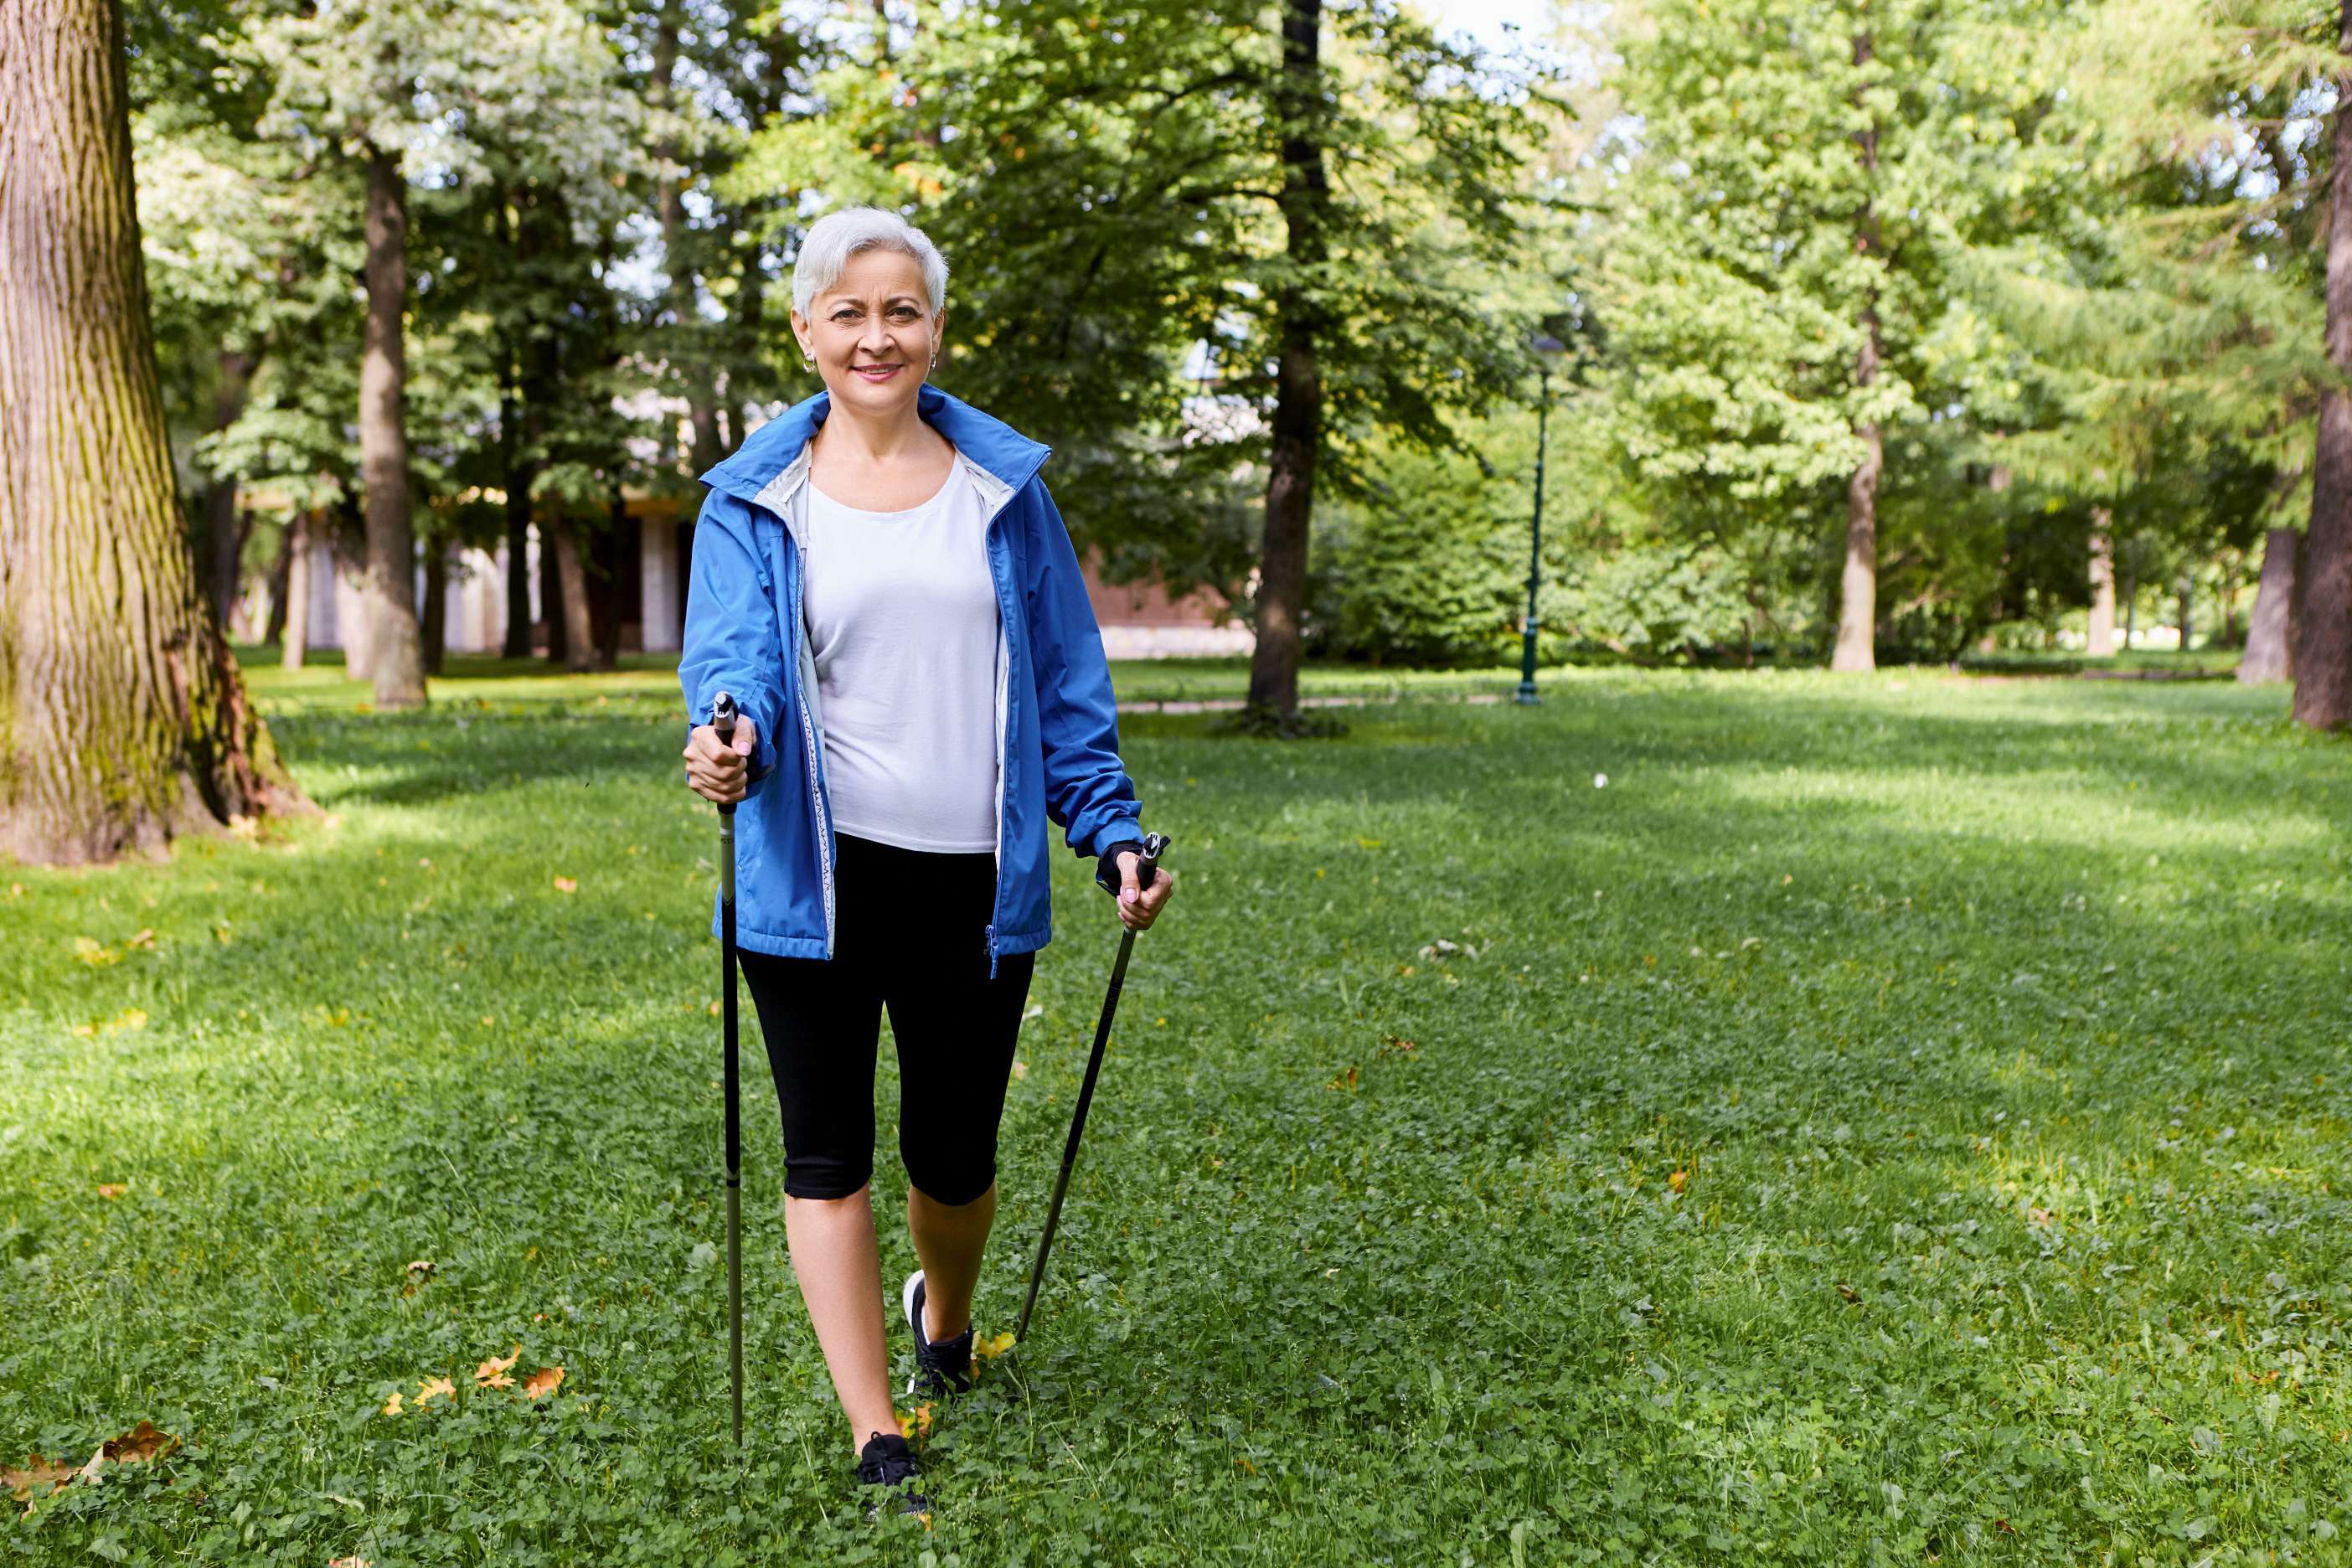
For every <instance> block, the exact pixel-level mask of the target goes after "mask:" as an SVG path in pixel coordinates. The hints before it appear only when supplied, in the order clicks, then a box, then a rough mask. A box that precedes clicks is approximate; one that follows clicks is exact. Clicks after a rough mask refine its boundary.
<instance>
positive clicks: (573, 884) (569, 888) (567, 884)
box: [555, 877, 580, 893]
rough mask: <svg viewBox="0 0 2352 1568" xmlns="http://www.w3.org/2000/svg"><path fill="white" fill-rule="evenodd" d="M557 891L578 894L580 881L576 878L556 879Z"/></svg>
mask: <svg viewBox="0 0 2352 1568" xmlns="http://www.w3.org/2000/svg"><path fill="white" fill-rule="evenodd" d="M555 890H556V891H557V892H559V893H576V892H578V891H579V890H580V881H579V879H577V878H575V877H558V878H557V879H555Z"/></svg>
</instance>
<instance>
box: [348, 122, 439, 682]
mask: <svg viewBox="0 0 2352 1568" xmlns="http://www.w3.org/2000/svg"><path fill="white" fill-rule="evenodd" d="M407 195H408V192H407V186H406V184H405V181H404V177H403V175H402V174H401V172H400V155H399V154H398V153H387V152H384V151H383V150H382V149H380V148H370V149H369V150H368V155H367V346H366V350H365V352H364V353H363V354H362V357H361V359H360V469H361V472H362V475H363V476H364V482H365V484H366V487H367V560H368V569H367V578H366V585H365V594H364V599H363V603H364V605H365V611H364V613H365V615H366V617H367V621H368V633H369V636H368V665H369V675H370V677H371V678H372V679H373V680H374V682H375V704H376V706H377V707H379V708H421V707H423V706H424V704H425V646H424V638H423V637H421V636H420V635H419V633H418V630H417V626H416V534H415V527H414V525H413V524H412V523H411V522H410V521H409V517H408V432H407V429H406V426H404V424H403V422H402V405H403V402H404V399H405V396H406V390H407V389H406V383H407V379H408V353H407V348H406V345H405V343H404V341H403V335H402V323H401V318H402V316H403V314H404V312H405V310H406V309H407V305H408V214H407V205H406V203H407Z"/></svg>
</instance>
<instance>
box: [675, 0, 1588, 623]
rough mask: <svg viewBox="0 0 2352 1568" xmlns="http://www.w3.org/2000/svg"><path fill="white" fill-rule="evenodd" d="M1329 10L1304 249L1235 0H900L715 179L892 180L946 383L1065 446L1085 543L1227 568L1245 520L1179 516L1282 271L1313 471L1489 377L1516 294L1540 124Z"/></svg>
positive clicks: (1512, 353) (1167, 562)
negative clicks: (1315, 214) (1516, 261)
mask: <svg viewBox="0 0 2352 1568" xmlns="http://www.w3.org/2000/svg"><path fill="white" fill-rule="evenodd" d="M916 16H917V25H916V27H915V29H914V31H913V33H912V36H911V37H908V38H907V39H905V40H904V41H903V47H899V48H898V49H897V50H896V51H895V52H894V53H893V55H892V56H891V58H890V59H889V61H888V62H887V66H877V63H876V62H874V61H873V60H871V59H856V60H849V61H845V62H843V63H842V64H840V65H839V66H837V67H836V68H835V69H834V70H832V71H830V72H829V73H827V74H825V75H824V76H822V77H820V78H819V79H817V81H816V82H815V84H814V87H815V90H816V92H817V93H818V95H819V97H820V100H821V103H822V106H823V112H822V113H820V114H818V115H816V116H814V117H812V118H805V119H795V120H791V121H784V122H782V123H779V124H776V125H774V126H772V128H770V129H768V130H765V131H763V132H761V133H760V134H759V135H757V136H756V137H754V138H753V140H752V143H751V150H750V152H749V153H748V155H747V156H746V157H745V158H744V160H743V161H742V162H741V163H740V164H738V165H737V166H736V168H735V169H734V170H733V172H732V173H730V174H729V175H727V176H726V177H725V178H724V179H723V180H721V181H720V182H719V193H720V194H721V195H723V196H728V197H733V198H740V197H743V196H747V195H751V194H752V193H754V192H758V191H763V190H773V189H777V188H780V187H781V188H784V189H789V190H794V191H803V190H804V191H810V192H814V193H819V194H820V195H821V196H822V198H823V200H824V203H825V205H852V204H855V203H872V204H877V205H885V206H892V207H898V208H900V209H903V210H906V211H908V212H909V213H910V214H911V215H912V216H914V218H915V220H916V221H917V222H919V223H920V224H921V225H922V226H924V228H925V230H926V232H928V233H929V234H930V235H931V236H932V237H933V238H934V239H936V240H937V241H938V242H939V243H940V247H941V248H942V249H943V250H945V251H946V253H947V255H948V258H949V260H950V265H951V266H952V267H953V268H954V281H953V284H952V286H951V288H950V306H949V311H948V314H949V327H948V331H947V343H948V350H947V355H946V357H945V358H944V359H943V361H942V363H941V365H940V373H939V374H940V381H941V383H942V384H944V385H946V386H948V387H949V388H950V390H953V391H955V392H957V393H958V394H959V395H962V396H966V397H969V398H970V399H971V400H972V401H973V402H975V403H978V404H979V405H981V406H982V407H985V408H988V409H990V410H992V412H995V413H997V414H999V415H1001V416H1003V417H1005V418H1007V419H1010V420H1011V421H1012V422H1013V423H1014V424H1015V425H1017V426H1021V427H1022V428H1024V429H1027V430H1031V431H1033V432H1034V433H1035V434H1037V435H1038V436H1039V437H1041V438H1043V439H1045V440H1047V441H1049V442H1051V443H1052V444H1054V445H1055V447H1057V448H1059V449H1060V451H1061V453H1062V454H1063V455H1062V457H1061V458H1058V459H1057V465H1058V468H1057V472H1058V477H1057V479H1056V480H1055V486H1056V495H1057V497H1061V498H1063V499H1062V508H1063V510H1064V512H1065V514H1066V516H1068V517H1069V518H1070V520H1071V521H1072V524H1073V527H1074V528H1075V529H1076V530H1077V531H1079V532H1080V533H1081V534H1082V535H1084V536H1085V537H1086V539H1087V541H1088V542H1092V543H1097V544H1099V545H1101V546H1103V547H1105V548H1106V549H1107V550H1108V551H1111V552H1114V553H1116V554H1118V555H1120V556H1121V557H1122V558H1124V559H1127V560H1129V561H1132V562H1135V563H1143V562H1146V561H1149V562H1152V563H1157V564H1159V565H1160V567H1161V568H1162V570H1163V571H1164V573H1165V574H1166V575H1168V576H1169V577H1170V578H1171V581H1172V582H1173V583H1175V584H1177V585H1179V586H1183V585H1189V584H1192V583H1194V582H1202V583H1207V584H1211V585H1213V586H1214V587H1216V588H1218V589H1219V590H1221V591H1223V593H1225V594H1226V595H1228V596H1233V595H1238V594H1239V593H1240V592H1241V586H1242V580H1243V577H1244V574H1245V573H1246V570H1247V566H1248V564H1249V563H1250V562H1251V560H1253V559H1254V557H1255V549H1254V548H1252V549H1250V550H1248V551H1246V552H1236V551H1234V549H1232V548H1231V545H1230V542H1229V538H1230V536H1229V535H1221V534H1219V533H1218V531H1216V530H1214V529H1212V530H1210V531H1208V535H1209V536H1208V537H1206V538H1204V537H1203V531H1202V526H1201V522H1200V520H1201V519H1202V517H1204V516H1207V517H1215V516H1218V515H1219V514H1221V513H1223V512H1225V511H1226V510H1228V509H1229V507H1230V505H1231V500H1232V496H1233V492H1234V488H1235V478H1234V476H1235V471H1236V469H1238V468H1244V466H1252V465H1255V464H1257V463H1258V462H1259V461H1260V460H1261V459H1262V457H1263V454H1264V450H1265V430H1264V427H1263V421H1262V416H1263V413H1264V411H1265V409H1266V408H1267V407H1269V406H1270V405H1271V397H1272V391H1273V385H1272V365H1273V362H1274V359H1275V357H1276V351H1275V346H1274V345H1275V341H1276V334H1277V331H1278V329H1279V322H1278V321H1277V320H1276V307H1277V304H1278V301H1279V300H1281V299H1282V298H1283V297H1284V293H1285V291H1286V289H1298V290H1300V291H1301V298H1302V299H1303V300H1304V301H1305V306H1304V308H1305V309H1307V310H1309V311H1310V313H1311V315H1312V317H1313V320H1314V321H1315V323H1316V329H1317V335H1318V372H1319V373H1320V375H1321V377H1322V385H1323V395H1324V411H1325V419H1326V424H1327V431H1328V437H1327V449H1326V451H1325V454H1324V458H1323V464H1324V468H1323V475H1322V479H1321V485H1322V487H1323V488H1324V489H1325V491H1326V493H1327V494H1330V493H1342V494H1353V493H1355V492H1356V491H1358V490H1359V489H1364V488H1367V487H1370V486H1371V485H1372V484H1374V483H1376V482H1377V481H1379V480H1380V479H1381V475H1380V474H1379V473H1377V472H1375V471H1373V468H1372V467H1371V463H1370V458H1368V457H1367V456H1365V455H1364V454H1365V453H1368V452H1370V451H1373V450H1377V451H1379V452H1381V453H1382V454H1385V453H1386V452H1387V451H1388V450H1389V445H1388V443H1389V441H1390V439H1391V437H1403V438H1405V439H1407V440H1409V441H1412V442H1416V443H1419V444H1423V445H1427V444H1432V443H1442V442H1443V441H1444V439H1445V438H1446V429H1447V426H1446V424H1445V420H1446V418H1447V416H1449V415H1450V414H1454V413H1457V412H1461V411H1470V410H1475V409H1477V408H1480V407H1483V406H1484V405H1486V404H1487V403H1489V402H1491V401H1492V400H1494V399H1495V398H1496V396H1498V395H1501V394H1502V393H1503V392H1504V391H1505V390H1506V389H1507V387H1508V386H1509V384H1511V382H1512V381H1513V380H1514V379H1516V377H1517V374H1519V372H1520V370H1521V369H1522V367H1523V357H1524V356H1523V355H1521V354H1520V353H1517V350H1516V344H1517V342H1519V341H1522V340H1523V338H1524V335H1525V327H1526V323H1527V321H1528V320H1529V319H1530V318H1531V317H1532V315H1533V314H1534V312H1535V311H1536V310H1538V309H1539V308H1540V307H1541V301H1540V300H1521V299H1517V298H1513V297H1511V296H1510V295H1509V293H1508V292H1507V291H1506V290H1501V289H1498V288H1497V287H1496V279H1497V278H1498V275H1499V273H1500V272H1501V270H1502V268H1504V267H1505V265H1506V264H1507V261H1508V260H1509V259H1510V258H1511V257H1512V253H1513V250H1514V247H1515V245H1516V243H1517V238H1518V229H1517V205H1518V195H1519V184H1518V182H1519V174H1518V171H1517V166H1516V160H1517V157H1518V155H1519V153H1520V152H1521V150H1522V149H1523V148H1524V146H1525V145H1526V142H1527V139H1528V137H1529V136H1530V135H1531V134H1532V133H1533V131H1534V129H1535V127H1536V125H1537V123H1538V121H1537V120H1536V118H1535V116H1534V114H1533V112H1532V110H1531V109H1530V107H1529V105H1528V102H1527V101H1526V100H1525V99H1524V97H1514V96H1513V95H1510V94H1507V93H1504V92H1501V91H1498V90H1486V91H1482V90H1481V84H1482V82H1483V83H1485V84H1486V86H1487V87H1488V88H1489V89H1493V88H1494V87H1495V86H1496V84H1497V80H1498V79H1497V78H1496V77H1495V76H1494V75H1493V74H1492V73H1491V72H1490V69H1489V68H1488V67H1487V66H1486V65H1485V64H1484V63H1482V62H1481V61H1480V60H1479V59H1478V58H1475V55H1474V54H1472V53H1468V52H1465V50H1464V49H1462V48H1460V47H1456V46H1454V45H1451V44H1447V43H1443V42H1441V41H1439V40H1438V39H1437V37H1435V36H1434V35H1433V33H1432V32H1431V31H1430V29H1429V28H1428V27H1427V26H1426V25H1425V24H1423V22H1421V21H1420V20H1419V19H1418V18H1417V17H1416V16H1413V15H1412V13H1410V12H1407V11H1404V10H1402V9H1401V8H1399V7H1396V6H1394V5H1391V4H1389V3H1388V0H1349V3H1346V4H1337V5H1330V6H1328V7H1327V8H1326V16H1327V35H1326V50H1327V54H1326V58H1327V62H1328V64H1327V69H1328V74H1329V75H1330V77H1331V79H1332V80H1331V89H1330V91H1329V93H1328V96H1327V98H1326V99H1325V100H1324V101H1323V102H1322V103H1321V104H1320V105H1319V106H1318V109H1317V110H1316V112H1317V115H1318V120H1317V123H1316V125H1315V127H1314V130H1315V132H1316V134H1317V135H1318V137H1319V138H1320V139H1322V141H1323V142H1324V144H1325V145H1326V146H1327V147H1328V148H1329V149H1330V163H1331V165H1332V174H1333V181H1334V186H1335V192H1336V195H1335V200H1334V209H1333V213H1332V216H1331V217H1330V220H1329V222H1328V224H1327V225H1326V226H1325V227H1324V229H1323V230H1322V232H1321V235H1320V237H1321V240H1322V242H1323V244H1324V245H1325V247H1327V250H1328V257H1327V259H1325V260H1324V261H1322V262H1320V263H1312V264H1309V263H1302V262H1300V261H1298V260H1296V259H1294V258H1293V256H1292V254H1291V252H1290V250H1289V247H1288V246H1287V244H1286V231H1285V228H1284V226H1283V223H1282V220H1281V217H1280V215H1279V213H1278V211H1277V208H1276V195H1277V193H1278V190H1279V187H1280V184H1281V177H1282V176H1281V164H1280V153H1281V137H1282V134H1283V132H1284V129H1285V126H1284V122H1283V120H1282V110H1281V108H1280V103H1279V101H1278V100H1280V97H1281V93H1282V90H1283V89H1282V85H1281V72H1280V69H1279V67H1280V58H1281V57H1280V36H1279V33H1278V31H1277V30H1276V26H1275V22H1276V15H1275V13H1274V12H1272V11H1269V10H1267V9H1265V7H1262V6H1257V5H1238V6H1235V5H1208V6H1202V5H1198V4H1192V3H1190V0H1186V3H1181V4H1179V3H1177V0H1144V3H1142V4H1138V5H1129V6H1126V7H1123V8H1120V9H1119V10H1118V11H1116V12H1108V13H1107V12H1105V11H1103V10H1102V8H1101V7H1100V6H1099V5H1095V4H1093V3H1092V0H1040V3H1037V4H1031V5H1022V6H1020V7H1016V8H1012V9H992V8H989V7H984V6H945V5H929V4H925V5H920V6H919V7H917V8H916ZM777 218H778V222H779V225H780V226H783V225H786V224H788V223H789V221H790V215H787V214H783V213H779V214H778V215H777ZM1301 267H1306V268H1307V272H1306V273H1304V274H1302V273H1301V272H1300V270H1299V269H1300V268H1301ZM1199 343H1205V344H1207V345H1209V351H1210V352H1209V357H1208V363H1206V364H1205V365H1202V364H1201V363H1197V362H1195V363H1192V364H1190V365H1189V366H1188V363H1187V359H1188V355H1189V354H1190V353H1192V350H1193V347H1194V345H1195V344H1199ZM1211 394H1214V395H1215V396H1216V397H1217V398H1219V399H1221V400H1222V402H1221V403H1220V404H1217V405H1212V404H1211V403H1210V401H1209V398H1210V395H1211ZM1360 445H1361V446H1362V448H1363V449H1362V451H1360V450H1359V447H1360ZM1200 447H1209V448H1211V450H1209V451H1208V452H1206V453H1205V454H1204V453H1201V452H1200V451H1199V450H1198V448H1200ZM1256 482H1257V485H1258V486H1262V484H1263V478H1262V470H1261V477H1260V478H1259V479H1257V481H1256ZM1254 488H1255V487H1254ZM1149 493H1156V494H1158V495H1159V496H1160V497H1161V498H1162V500H1160V504H1158V505H1154V506H1146V507H1141V508H1139V507H1137V506H1135V505H1133V504H1132V503H1133V502H1134V501H1135V500H1137V499H1138V498H1139V496H1141V495H1144V494H1149Z"/></svg>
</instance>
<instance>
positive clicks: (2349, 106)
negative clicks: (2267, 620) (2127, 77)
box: [2294, 0, 2352, 730]
mask: <svg viewBox="0 0 2352 1568" xmlns="http://www.w3.org/2000/svg"><path fill="white" fill-rule="evenodd" d="M2336 48H2337V51H2338V52H2339V53H2341V54H2344V55H2352V0H2345V5H2344V8H2343V10H2342V12H2341V13H2340V14H2339V18H2338V24H2337V34H2336ZM2329 118H2330V121H2331V122H2332V123H2331V125H2330V131H2329V133H2330V136H2331V137H2332V139H2333V141H2334V143H2335V146H2334V153H2335V166H2334V168H2333V169H2332V170H2331V171H2330V172H2329V174H2328V176H2327V187H2328V188H2327V205H2328V219H2327V358H2328V361H2329V363H2332V364H2334V365H2335V366H2336V369H2337V370H2339V371H2345V372H2352V70H2345V71H2339V72H2338V73H2337V75H2336V110H2335V112H2334V113H2333V114H2332V115H2331V116H2330V117H2329ZM2316 458H2317V463H2316V466H2315V468H2314V469H2313V471H2312V481H2311V531H2310V533H2309V535H2308V536H2307V537H2306V538H2305V541H2304V546H2303V562H2302V567H2301V570H2299V571H2298V572H2297V573H2296V574H2295V584H2294V587H2295V595H2294V597H2295V603H2296V605H2297V606H2298V608H2299V611H2300V614H2299V615H2298V616H2297V617H2296V621H2297V624H2296V626H2295V627H2294V638H2295V642H2294V717H2295V721H2296V722H2297V723H2302V724H2308V725H2310V726H2311V727H2312V728H2314V729H2315V730H2334V729H2339V728H2342V727H2343V726H2345V725H2347V724H2352V392H2346V391H2344V390H2343V389H2342V388H2340V387H2338V388H2335V389H2332V390H2330V391H2329V392H2328V393H2327V394H2326V395H2325V396H2324V397H2323V398H2321V400H2320V404H2319V442H2318V451H2317V453H2316Z"/></svg>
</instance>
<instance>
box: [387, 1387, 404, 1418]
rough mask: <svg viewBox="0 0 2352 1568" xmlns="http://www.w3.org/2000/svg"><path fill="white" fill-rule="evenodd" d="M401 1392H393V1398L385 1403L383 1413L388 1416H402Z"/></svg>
mask: <svg viewBox="0 0 2352 1568" xmlns="http://www.w3.org/2000/svg"><path fill="white" fill-rule="evenodd" d="M400 1409H401V1405H400V1390H398V1389H396V1388H395V1389H394V1390H393V1391H392V1397H391V1398H390V1399H387V1400H385V1401H384V1402H383V1413H384V1414H385V1415H399V1414H400Z"/></svg>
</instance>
